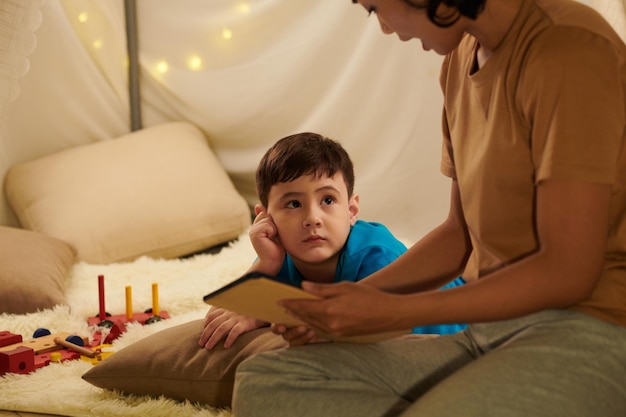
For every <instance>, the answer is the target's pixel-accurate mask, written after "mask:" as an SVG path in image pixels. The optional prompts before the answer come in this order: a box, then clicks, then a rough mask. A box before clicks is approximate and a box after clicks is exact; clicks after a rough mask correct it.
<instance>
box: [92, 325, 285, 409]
mask: <svg viewBox="0 0 626 417" xmlns="http://www.w3.org/2000/svg"><path fill="white" fill-rule="evenodd" d="M202 327H203V320H194V321H191V322H189V323H185V324H181V325H178V326H175V327H171V328H169V329H165V330H162V331H160V332H158V333H155V334H153V335H151V336H148V337H146V338H145V339H142V340H140V341H138V342H136V343H133V344H132V345H129V346H127V347H125V348H123V349H121V350H120V351H119V352H116V353H115V354H113V355H111V356H109V357H108V358H107V359H105V360H104V361H102V362H101V363H99V364H97V365H95V366H94V367H93V368H91V369H90V370H89V371H87V372H86V373H85V374H84V375H83V379H84V380H85V381H87V382H89V383H91V384H93V385H95V386H97V387H100V388H105V389H109V390H117V391H121V392H123V393H126V394H134V395H151V396H161V395H163V396H166V397H169V398H172V399H174V400H179V401H184V400H189V401H191V402H198V403H204V404H209V405H211V406H214V407H230V403H231V398H232V394H233V384H234V380H235V370H236V369H237V365H239V364H240V363H241V362H242V361H243V360H244V359H246V358H248V357H250V356H252V355H254V354H256V353H259V352H266V351H269V350H275V349H281V348H284V347H286V346H287V343H286V342H285V341H284V340H283V338H282V337H280V336H276V335H275V334H273V333H271V331H270V330H269V328H267V327H266V328H261V329H257V330H253V331H251V332H248V333H244V334H243V335H241V336H240V337H239V338H238V339H237V341H236V342H235V344H234V345H233V346H231V347H230V348H228V349H224V348H223V347H222V345H221V344H220V345H218V346H216V347H215V348H214V349H213V350H211V351H208V350H206V349H203V348H201V347H199V346H198V339H199V338H200V333H201V332H202Z"/></svg>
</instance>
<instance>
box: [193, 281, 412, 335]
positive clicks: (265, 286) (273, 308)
mask: <svg viewBox="0 0 626 417" xmlns="http://www.w3.org/2000/svg"><path fill="white" fill-rule="evenodd" d="M287 298H290V299H296V298H306V299H318V298H319V297H317V296H315V295H313V294H310V293H308V292H306V291H304V290H302V289H301V288H299V287H296V286H294V285H291V284H289V283H286V282H283V281H280V280H279V279H278V278H276V277H272V276H269V275H266V274H263V273H260V272H250V273H247V274H245V275H244V276H242V277H241V278H238V279H237V280H235V281H233V282H231V283H230V284H227V285H225V286H224V287H222V288H220V289H218V290H216V291H214V292H212V293H210V294H207V295H205V296H204V298H203V300H204V302H205V303H207V304H210V305H212V306H215V307H221V308H224V309H226V310H230V311H234V312H236V313H239V314H243V315H245V316H249V317H254V318H256V319H258V320H263V321H266V322H269V323H277V324H285V325H287V326H296V325H300V324H302V325H305V326H309V325H308V324H306V323H305V322H303V321H302V320H299V319H297V318H295V317H293V316H292V315H290V314H288V313H287V312H286V310H285V309H284V308H283V307H281V306H279V305H278V300H284V299H287ZM309 327H310V326H309ZM316 331H317V334H318V336H319V337H322V338H324V339H328V340H334V341H338V342H354V343H372V342H378V341H381V340H385V339H390V338H393V337H397V336H400V335H403V334H408V333H409V332H410V331H409V330H405V331H393V332H385V333H377V334H369V335H359V336H346V337H334V336H331V335H329V334H327V333H324V332H322V331H318V330H316Z"/></svg>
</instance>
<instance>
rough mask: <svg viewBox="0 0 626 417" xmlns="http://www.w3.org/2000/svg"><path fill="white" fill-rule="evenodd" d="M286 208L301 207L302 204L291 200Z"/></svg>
mask: <svg viewBox="0 0 626 417" xmlns="http://www.w3.org/2000/svg"><path fill="white" fill-rule="evenodd" d="M286 207H287V208H298V207H302V204H300V202H299V201H298V200H293V201H290V202H288V203H287V206H286Z"/></svg>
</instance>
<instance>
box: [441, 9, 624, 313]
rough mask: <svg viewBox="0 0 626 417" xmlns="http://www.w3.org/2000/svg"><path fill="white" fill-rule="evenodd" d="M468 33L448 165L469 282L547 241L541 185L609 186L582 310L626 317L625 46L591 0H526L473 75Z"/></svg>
mask: <svg viewBox="0 0 626 417" xmlns="http://www.w3.org/2000/svg"><path fill="white" fill-rule="evenodd" d="M476 48H477V42H476V39H475V38H473V37H472V36H469V35H467V36H466V37H465V38H464V39H463V41H462V42H461V45H459V47H458V48H457V49H456V50H455V51H454V52H453V53H451V54H450V55H448V56H447V57H446V59H445V60H444V64H443V67H442V73H441V84H442V88H443V90H444V94H445V99H444V118H443V122H444V123H443V124H444V126H443V127H444V147H443V159H442V163H441V169H442V172H443V173H444V174H445V175H447V176H450V177H452V178H456V179H457V181H458V184H459V189H460V193H461V201H462V204H463V212H464V215H465V220H466V222H467V225H468V229H469V233H470V236H471V241H472V244H473V251H472V254H471V256H470V258H469V261H468V264H467V265H466V269H465V272H464V277H465V278H466V279H467V280H472V279H476V278H479V277H481V276H484V275H486V274H488V273H490V272H492V271H494V270H497V269H499V268H501V267H503V266H505V265H507V264H509V263H511V262H515V261H516V260H517V259H520V258H522V257H524V256H525V255H528V254H530V253H533V252H534V251H536V250H537V248H538V242H537V238H536V234H535V227H534V210H535V197H534V196H535V186H536V185H537V184H538V183H539V182H541V181H543V180H546V179H549V178H550V179H554V178H560V179H574V180H581V181H592V182H598V183H606V184H611V185H612V188H613V195H612V201H611V214H610V215H611V218H610V236H609V239H608V247H607V252H606V257H605V259H606V260H605V264H604V270H603V272H602V275H601V277H600V279H599V281H598V284H597V285H596V288H595V289H594V292H593V294H592V295H591V297H590V298H589V299H588V300H585V301H583V302H581V303H579V304H577V305H576V306H574V307H573V308H574V309H576V310H580V311H584V312H586V313H589V314H592V315H594V316H596V317H598V318H601V319H603V320H607V321H610V322H614V323H619V324H622V325H626V140H625V135H626V46H625V45H624V43H623V42H622V41H621V40H620V38H619V37H618V36H617V34H616V33H615V32H614V31H613V30H612V29H611V28H610V26H609V25H608V24H607V23H606V22H605V21H604V20H603V19H602V17H600V15H599V14H597V13H596V12H595V11H593V10H592V9H590V8H588V7H587V6H584V5H582V4H580V3H577V2H574V1H570V0H526V1H524V4H523V6H522V8H521V10H520V12H519V14H518V15H517V17H516V19H515V21H514V23H513V26H512V27H511V29H510V30H509V32H508V33H507V35H506V36H505V38H504V40H503V41H502V43H501V44H500V45H499V46H498V48H497V49H496V50H495V51H494V52H493V54H492V56H491V57H490V58H489V60H488V61H487V63H486V64H485V65H484V66H483V67H482V68H480V70H478V71H476V72H473V71H472V70H473V68H474V62H475V56H476Z"/></svg>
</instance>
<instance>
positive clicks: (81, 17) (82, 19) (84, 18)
mask: <svg viewBox="0 0 626 417" xmlns="http://www.w3.org/2000/svg"><path fill="white" fill-rule="evenodd" d="M87 20H89V15H88V14H87V12H82V13H80V14H79V15H78V21H79V22H80V23H85V22H86V21H87Z"/></svg>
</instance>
